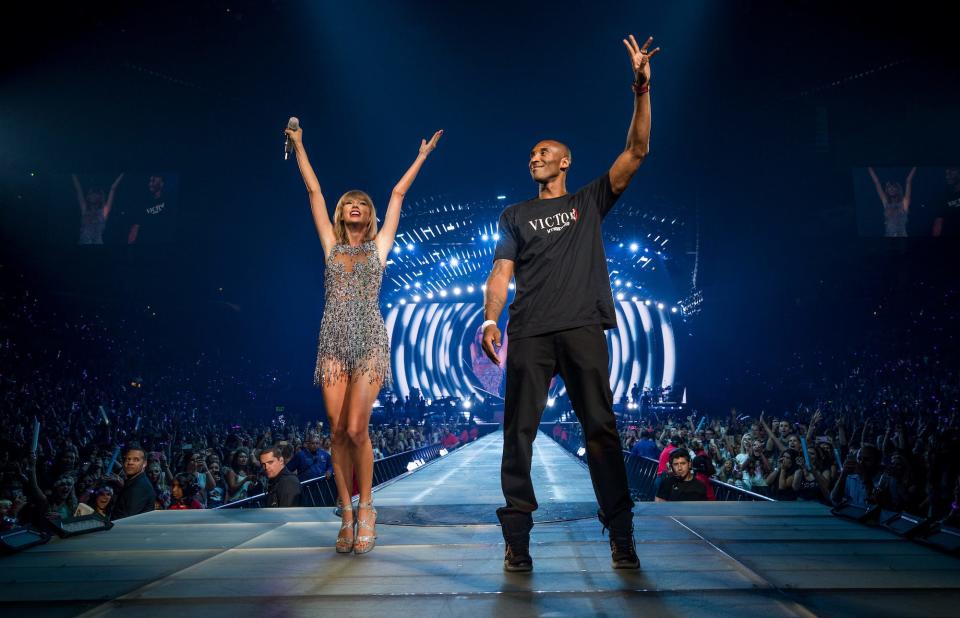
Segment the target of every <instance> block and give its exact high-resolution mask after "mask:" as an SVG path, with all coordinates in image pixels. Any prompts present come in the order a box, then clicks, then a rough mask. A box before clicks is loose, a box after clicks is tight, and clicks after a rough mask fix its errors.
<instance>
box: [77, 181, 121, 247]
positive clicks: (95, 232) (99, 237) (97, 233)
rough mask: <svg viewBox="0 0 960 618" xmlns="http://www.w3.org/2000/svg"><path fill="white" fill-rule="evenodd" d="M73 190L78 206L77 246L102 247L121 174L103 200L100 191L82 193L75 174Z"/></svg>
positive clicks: (93, 190)
mask: <svg viewBox="0 0 960 618" xmlns="http://www.w3.org/2000/svg"><path fill="white" fill-rule="evenodd" d="M71 178H72V180H73V190H74V192H75V193H76V195H77V203H78V204H79V205H80V239H79V240H78V241H77V244H79V245H102V244H103V230H104V228H105V227H106V225H107V219H108V218H109V217H110V210H111V209H112V208H113V200H114V197H116V195H117V187H118V186H119V185H120V181H121V180H123V174H120V175H119V176H117V179H116V180H114V181H113V184H112V185H110V193H109V194H108V195H107V196H106V198H104V196H103V190H102V189H91V190H88V191H87V192H84V190H83V186H82V185H81V184H80V179H79V178H78V177H77V175H76V174H73V175H72V177H71Z"/></svg>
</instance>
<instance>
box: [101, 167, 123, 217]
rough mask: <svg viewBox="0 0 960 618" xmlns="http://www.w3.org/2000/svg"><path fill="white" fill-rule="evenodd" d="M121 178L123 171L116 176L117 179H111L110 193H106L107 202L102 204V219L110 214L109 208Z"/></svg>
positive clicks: (111, 205) (111, 206)
mask: <svg viewBox="0 0 960 618" xmlns="http://www.w3.org/2000/svg"><path fill="white" fill-rule="evenodd" d="M121 180H123V173H121V174H120V175H119V176H117V179H116V180H114V181H113V184H112V185H110V193H109V194H108V195H107V203H106V204H105V205H104V206H103V218H104V219H106V218H107V217H109V216H110V209H111V208H113V198H115V197H116V196H117V187H119V186H120V181H121Z"/></svg>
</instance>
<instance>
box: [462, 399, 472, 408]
mask: <svg viewBox="0 0 960 618" xmlns="http://www.w3.org/2000/svg"><path fill="white" fill-rule="evenodd" d="M472 407H473V404H472V403H470V400H469V399H467V400H465V401H464V402H463V409H464V410H469V409H470V408H472Z"/></svg>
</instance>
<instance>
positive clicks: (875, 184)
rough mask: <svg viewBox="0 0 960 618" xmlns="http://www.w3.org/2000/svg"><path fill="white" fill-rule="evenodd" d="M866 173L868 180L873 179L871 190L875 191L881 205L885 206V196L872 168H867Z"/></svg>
mask: <svg viewBox="0 0 960 618" xmlns="http://www.w3.org/2000/svg"><path fill="white" fill-rule="evenodd" d="M867 171H868V172H870V178H872V179H873V188H874V189H876V190H877V197H879V198H880V201H881V202H882V203H883V205H884V206H886V205H887V195H886V193H884V192H883V186H882V185H881V184H880V179H879V178H877V173H876V172H875V171H873V168H872V167H868V168H867Z"/></svg>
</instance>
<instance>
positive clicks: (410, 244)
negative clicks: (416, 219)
mask: <svg viewBox="0 0 960 618" xmlns="http://www.w3.org/2000/svg"><path fill="white" fill-rule="evenodd" d="M407 251H413V243H412V242H408V243H407Z"/></svg>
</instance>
